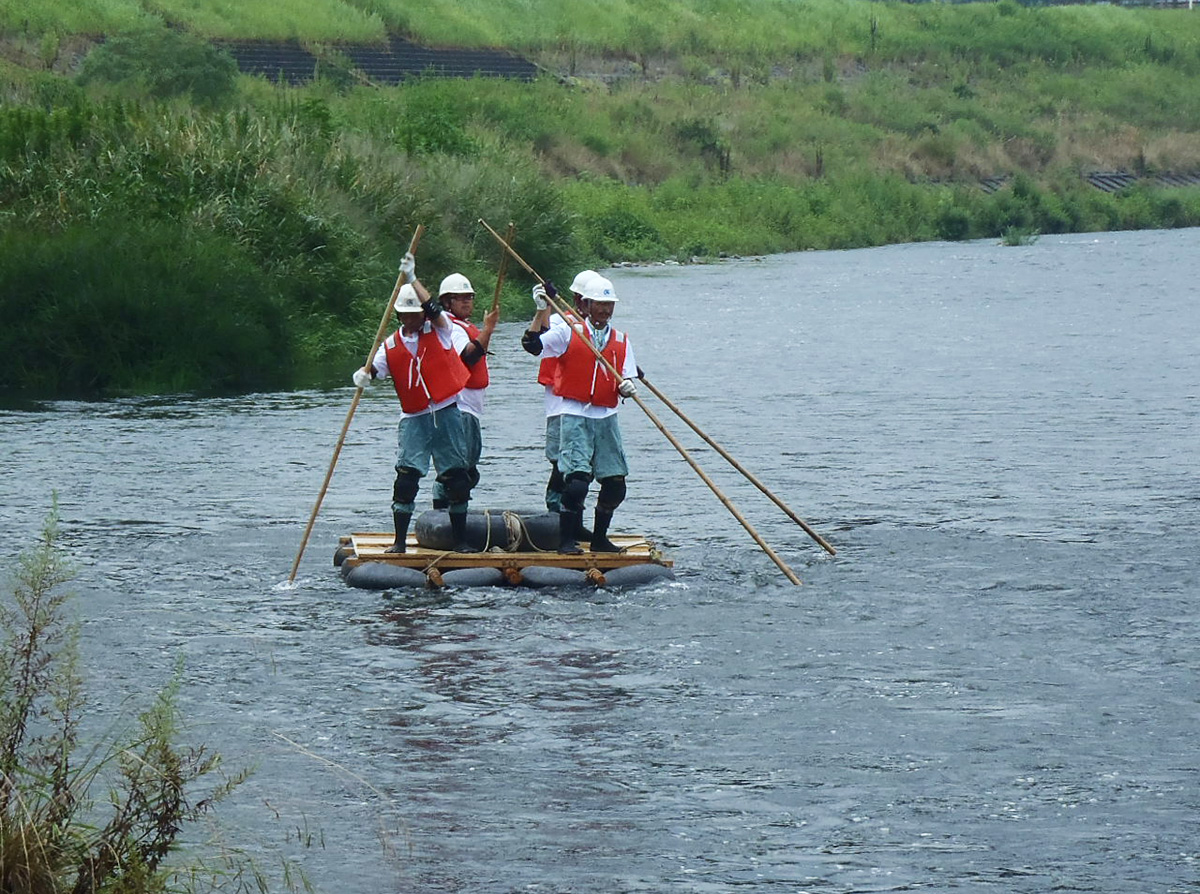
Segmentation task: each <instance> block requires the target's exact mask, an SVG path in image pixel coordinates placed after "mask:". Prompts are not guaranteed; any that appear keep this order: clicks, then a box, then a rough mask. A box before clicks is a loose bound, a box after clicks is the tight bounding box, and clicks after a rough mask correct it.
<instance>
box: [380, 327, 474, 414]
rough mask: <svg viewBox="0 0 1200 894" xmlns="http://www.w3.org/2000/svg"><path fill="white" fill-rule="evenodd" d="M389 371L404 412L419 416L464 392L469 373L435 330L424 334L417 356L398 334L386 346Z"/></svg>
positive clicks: (420, 337) (460, 359) (420, 339)
mask: <svg viewBox="0 0 1200 894" xmlns="http://www.w3.org/2000/svg"><path fill="white" fill-rule="evenodd" d="M383 346H384V352H385V354H386V356H387V365H388V372H389V373H391V376H392V384H393V385H395V386H396V396H397V397H399V398H400V406H401V407H402V408H403V410H404V412H405V413H419V412H421V411H422V410H425V409H428V408H429V405H430V404H431V403H439V402H440V401H443V400H446V399H447V398H451V397H453V396H454V395H456V394H458V392H460V391H462V390H463V386H464V385H466V383H467V379H468V378H469V376H470V373H469V372H468V371H467V366H466V364H465V363H463V362H462V358H461V357H459V356H458V353H457V352H456V351H455V350H454V348H447V347H445V346H444V345H443V344H442V340H441V339H440V338H439V337H438V334H437V332H436V331H435V330H432V329H431V330H430V331H428V332H422V333H421V335H420V336H419V337H418V338H417V353H416V354H415V355H414V354H413V353H412V351H410V350H409V349H408V348H407V347H406V346H405V344H404V342H403V340H402V339H401V336H400V333H399V331H397V332H393V333H392V334H391V335H389V336H388V338H387V341H385V342H384V343H383Z"/></svg>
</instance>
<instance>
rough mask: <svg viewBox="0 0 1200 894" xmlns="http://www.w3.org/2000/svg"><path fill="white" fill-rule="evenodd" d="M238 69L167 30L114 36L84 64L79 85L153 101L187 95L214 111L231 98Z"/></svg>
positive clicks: (208, 47) (213, 50)
mask: <svg viewBox="0 0 1200 894" xmlns="http://www.w3.org/2000/svg"><path fill="white" fill-rule="evenodd" d="M236 76H237V63H235V62H234V61H233V57H232V56H230V55H229V54H228V53H226V52H225V51H224V50H220V49H218V48H217V47H215V46H213V45H212V44H210V43H209V42H208V41H206V40H203V39H202V38H199V37H196V36H194V35H191V34H188V33H186V32H182V31H174V30H171V29H169V28H148V29H144V30H141V31H135V32H132V33H130V34H123V35H118V36H116V37H113V38H111V39H110V40H108V41H106V42H105V43H103V44H100V45H99V46H98V47H96V48H95V49H94V50H92V51H91V52H90V53H88V55H87V58H86V59H84V61H83V65H82V67H81V69H80V72H79V82H80V83H81V84H85V85H86V84H92V83H110V84H123V85H132V86H134V87H135V88H137V89H140V90H144V91H145V92H146V93H147V94H149V95H150V96H154V97H159V98H163V97H169V96H182V95H190V96H191V98H192V99H193V100H195V101H196V102H199V103H202V104H208V105H213V104H216V103H218V102H220V101H222V100H224V99H225V98H226V97H228V96H229V95H230V94H231V93H232V92H233V86H234V80H235V78H236Z"/></svg>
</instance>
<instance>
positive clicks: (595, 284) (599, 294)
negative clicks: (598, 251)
mask: <svg viewBox="0 0 1200 894" xmlns="http://www.w3.org/2000/svg"><path fill="white" fill-rule="evenodd" d="M580 294H582V295H583V297H584V298H586V299H587V300H588V301H616V300H617V291H616V289H614V288H613V284H612V282H610V281H609V280H608V279H606V278H605V277H603V276H601V275H600V274H598V273H597V274H596V275H595V276H593V277H592V278H591V279H589V280H588V281H587V283H586V284H585V285H584V287H583V291H582V292H581V293H580Z"/></svg>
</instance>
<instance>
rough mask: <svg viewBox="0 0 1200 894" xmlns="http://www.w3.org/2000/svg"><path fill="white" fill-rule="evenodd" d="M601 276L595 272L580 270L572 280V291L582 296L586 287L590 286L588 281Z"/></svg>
mask: <svg viewBox="0 0 1200 894" xmlns="http://www.w3.org/2000/svg"><path fill="white" fill-rule="evenodd" d="M599 275H600V274H599V273H597V272H596V271H595V270H580V271H579V272H578V273H577V274H575V278H574V279H573V280H571V291H572V292H574V293H575V294H576V295H582V294H583V289H584V287H585V286H586V285H587V284H588V280H590V279H592V278H594V277H597V276H599Z"/></svg>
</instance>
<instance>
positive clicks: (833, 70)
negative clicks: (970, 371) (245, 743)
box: [0, 0, 1200, 396]
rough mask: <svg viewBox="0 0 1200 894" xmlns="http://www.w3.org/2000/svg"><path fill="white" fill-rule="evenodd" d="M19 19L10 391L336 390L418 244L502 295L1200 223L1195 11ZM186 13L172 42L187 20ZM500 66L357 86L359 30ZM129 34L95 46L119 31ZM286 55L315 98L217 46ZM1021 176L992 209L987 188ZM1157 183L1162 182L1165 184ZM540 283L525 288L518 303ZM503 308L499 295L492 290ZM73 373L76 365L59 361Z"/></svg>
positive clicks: (327, 5) (5, 22)
mask: <svg viewBox="0 0 1200 894" xmlns="http://www.w3.org/2000/svg"><path fill="white" fill-rule="evenodd" d="M60 6H61V4H52V3H50V2H49V0H31V2H30V3H29V4H26V5H25V6H24V7H23V9H22V11H21V13H20V15H18V14H17V13H15V12H14V11H13V8H12V7H5V8H4V10H0V28H3V31H2V38H3V39H2V44H3V49H4V61H3V62H0V73H2V74H3V81H4V84H5V88H4V89H5V94H4V95H5V103H4V106H3V108H0V203H2V207H0V215H2V216H0V310H3V311H4V315H5V318H6V319H8V320H13V321H15V322H14V323H13V324H12V325H10V326H7V327H6V328H5V330H4V334H3V335H2V336H0V353H2V356H3V357H4V360H3V361H0V391H3V392H7V393H18V394H23V395H78V396H91V395H103V394H120V393H148V392H159V391H168V390H207V389H212V390H218V391H229V390H234V391H237V390H247V389H256V388H276V387H289V386H295V385H301V384H308V383H313V382H320V381H334V382H337V381H341V379H343V378H346V377H347V376H346V371H347V370H348V369H350V368H351V367H352V366H353V365H354V364H356V363H360V362H361V361H362V359H363V358H362V357H361V356H359V355H360V354H362V353H363V352H364V351H365V349H366V347H367V346H368V345H369V339H370V335H371V333H372V332H373V331H374V328H375V326H376V324H377V322H378V318H379V314H380V312H381V309H382V302H383V301H384V300H385V299H386V297H387V295H388V294H389V292H390V290H391V286H392V284H393V283H394V280H395V262H396V260H397V259H398V257H399V254H400V252H401V251H402V250H403V246H404V245H405V244H407V241H408V238H409V236H410V235H411V233H412V231H413V229H414V228H415V227H416V225H417V224H418V223H424V224H425V225H426V226H427V227H428V235H427V236H426V237H425V240H424V241H423V242H422V245H421V250H420V253H419V256H420V261H419V265H418V274H419V275H421V276H422V277H423V278H424V279H426V280H427V281H429V283H430V284H434V285H435V284H436V282H437V280H438V279H440V277H441V276H442V275H444V274H445V273H446V272H449V271H450V270H452V269H458V270H462V271H463V272H465V273H467V275H468V276H470V277H471V278H472V280H473V281H474V282H475V285H476V287H477V289H479V291H480V293H481V295H484V294H486V295H489V296H490V294H491V290H492V286H493V283H494V279H493V276H494V274H493V273H492V271H493V270H494V269H495V265H496V262H497V260H498V254H497V248H496V246H495V244H494V243H493V242H492V240H491V239H490V237H488V236H487V234H486V233H485V232H484V231H483V230H482V228H481V227H480V226H479V225H478V219H479V218H481V217H482V218H485V219H487V220H488V221H489V222H491V223H492V224H493V225H494V226H497V228H502V226H503V225H506V224H507V223H508V222H509V221H512V222H514V223H515V224H516V227H517V231H518V234H519V235H518V248H519V250H520V251H521V253H522V255H523V256H524V257H525V258H526V259H527V260H528V261H530V262H531V263H532V264H533V266H534V267H536V268H537V269H538V270H539V271H540V272H542V273H543V275H546V276H548V277H550V278H553V279H556V280H560V281H569V279H570V278H571V276H572V275H573V274H574V272H575V271H576V270H578V269H579V268H580V267H582V266H584V265H598V264H606V263H612V262H615V261H620V260H642V261H652V260H665V259H676V260H680V261H685V262H686V261H689V260H692V259H704V258H711V257H716V256H719V255H721V254H750V253H764V252H777V251H789V250H800V249H808V248H850V247H855V246H865V245H876V244H882V243H888V242H900V241H913V240H925V239H967V238H979V237H991V238H999V237H1001V236H1002V235H1003V234H1004V233H1006V232H1008V233H1013V232H1021V233H1033V232H1066V231H1089V230H1102V229H1122V228H1145V227H1174V226H1188V225H1197V224H1200V193H1198V192H1197V191H1196V190H1161V189H1155V188H1153V187H1152V186H1149V185H1146V186H1138V187H1135V188H1133V189H1131V190H1129V191H1127V192H1124V193H1120V194H1115V195H1110V194H1106V193H1102V192H1099V191H1098V190H1095V189H1094V188H1092V187H1090V186H1088V185H1087V184H1086V182H1085V181H1084V180H1083V175H1084V174H1086V173H1088V172H1090V171H1093V170H1117V169H1124V170H1129V171H1133V172H1137V173H1143V174H1152V173H1154V172H1161V171H1190V170H1200V140H1197V139H1196V131H1197V130H1198V129H1200V90H1197V89H1196V86H1197V75H1198V73H1200V13H1195V14H1192V13H1189V12H1188V11H1187V10H1150V9H1138V10H1132V9H1118V8H1114V7H1107V6H1094V7H1093V6H1088V7H1080V6H1073V7H1048V8H1025V7H1022V6H1019V5H1017V4H1016V3H1013V2H1011V0H1003V2H1000V3H987V4H984V3H980V4H967V5H954V6H949V5H944V4H884V3H869V2H865V0H862V2H837V3H835V2H833V0H815V2H812V3H804V4H798V3H796V2H791V0H763V2H761V3H756V4H753V12H752V13H751V12H750V11H749V10H748V9H747V8H745V5H744V4H738V3H734V2H721V0H709V2H699V0H692V2H683V0H660V2H656V3H639V4H632V3H627V2H617V0H608V2H593V3H578V4H573V5H572V6H571V7H570V14H569V15H568V14H567V13H566V11H565V9H566V8H565V7H563V6H562V5H561V4H557V3H552V2H549V0H532V2H520V3H518V2H516V0H512V2H494V3H490V2H489V3H486V4H485V3H484V2H483V0H478V2H476V0H462V2H456V3H452V2H449V0H434V2H430V3H426V4H421V5H419V6H418V5H415V4H409V3H405V2H400V0H373V2H370V3H367V2H365V0H363V2H353V3H341V2H334V0H318V2H314V3H306V4H304V5H303V8H302V9H301V8H300V7H299V6H297V8H296V9H294V10H291V11H290V12H289V9H288V6H287V4H272V5H271V7H270V12H269V13H268V12H267V11H266V10H264V8H263V7H262V6H261V5H260V4H242V5H240V6H234V7H227V6H225V5H218V4H203V3H201V4H195V3H183V2H176V0H156V2H153V3H151V2H146V3H142V4H134V3H132V2H129V0H105V2H97V3H95V4H92V5H91V6H89V7H87V10H86V11H84V10H80V9H73V10H64V9H60V8H59V7H60ZM165 22H170V23H171V24H173V25H176V26H182V27H183V28H184V29H187V30H184V31H182V32H180V31H171V30H168V29H166V28H165V27H163V25H164V23H165ZM395 31H400V32H403V33H405V34H407V35H409V36H411V37H413V38H414V39H418V40H424V41H427V42H429V43H431V44H457V45H502V46H509V47H512V48H514V49H517V50H519V51H521V52H523V53H524V54H526V55H528V56H529V57H530V58H532V59H534V60H535V61H537V62H538V63H539V64H541V65H542V66H543V67H544V68H545V69H546V71H547V76H545V77H544V78H542V79H540V80H539V81H537V82H534V83H532V84H523V83H515V82H504V81H496V80H487V79H475V80H470V81H463V80H447V81H438V80H421V81H415V82H410V83H407V84H405V85H404V86H402V87H398V88H377V87H371V86H362V85H359V84H357V83H356V82H355V79H354V77H353V76H352V72H350V71H349V70H348V68H347V67H346V66H345V65H344V64H340V65H339V56H338V54H337V52H336V45H337V42H339V41H364V42H365V41H381V40H383V39H384V36H385V35H386V34H387V33H388V32H395ZM101 33H104V34H108V35H110V36H115V37H116V39H110V40H109V41H108V43H107V44H106V45H105V47H104V48H102V49H100V50H96V51H95V52H93V53H91V55H89V56H87V58H86V59H85V61H84V63H83V64H82V65H81V66H80V65H78V64H76V63H75V62H74V61H73V60H75V59H76V57H78V56H81V55H83V54H86V53H88V52H89V51H90V50H91V48H92V46H93V43H94V41H93V38H94V36H95V35H97V34H101ZM234 36H237V37H271V38H293V39H296V40H299V41H301V42H302V43H304V44H305V45H306V46H309V47H310V48H311V49H313V50H314V51H315V52H317V53H318V54H319V55H321V58H322V59H323V60H325V61H326V62H327V64H326V65H325V66H324V67H323V69H322V71H323V73H324V77H323V78H322V79H321V80H320V81H319V82H318V83H316V84H314V85H312V86H310V87H306V88H302V89H288V88H280V87H276V86H272V85H269V84H267V83H265V82H263V81H261V80H253V79H249V78H245V77H241V76H235V75H234V73H233V71H232V70H231V69H230V68H229V61H228V59H227V57H224V58H223V57H221V56H220V55H219V54H217V53H215V52H214V51H213V50H212V49H211V47H209V45H208V44H207V43H205V42H203V41H202V40H200V39H199V38H201V37H234ZM993 176H1005V177H1007V178H1008V179H1007V181H1006V186H1005V187H1004V188H1002V189H1000V190H999V191H997V192H996V193H994V194H987V193H985V192H984V191H983V190H981V189H980V188H979V186H978V182H979V180H980V178H983V177H993ZM1146 182H1147V183H1149V182H1150V181H1149V179H1147V181H1146ZM526 279H527V278H526V277H524V276H523V274H519V273H514V274H513V279H512V283H511V284H510V287H509V289H508V290H507V293H506V295H505V310H506V314H507V316H508V317H509V318H514V317H517V316H523V315H524V314H525V313H526V312H527V307H526V304H527V299H526V298H525V295H526V291H525V290H526V288H527V286H528V283H527V282H526ZM480 303H483V302H480ZM56 361H57V362H56Z"/></svg>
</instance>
